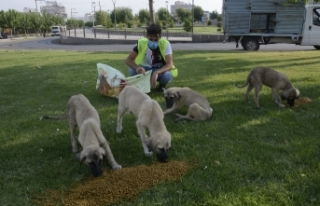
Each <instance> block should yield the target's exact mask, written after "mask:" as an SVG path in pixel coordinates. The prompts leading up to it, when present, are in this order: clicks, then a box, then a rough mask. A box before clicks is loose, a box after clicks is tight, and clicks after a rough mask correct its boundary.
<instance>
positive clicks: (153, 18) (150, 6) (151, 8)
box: [149, 0, 156, 24]
mask: <svg viewBox="0 0 320 206" xmlns="http://www.w3.org/2000/svg"><path fill="white" fill-rule="evenodd" d="M149 12H150V18H151V19H150V20H151V23H152V24H155V23H156V20H155V17H154V10H153V0H149Z"/></svg>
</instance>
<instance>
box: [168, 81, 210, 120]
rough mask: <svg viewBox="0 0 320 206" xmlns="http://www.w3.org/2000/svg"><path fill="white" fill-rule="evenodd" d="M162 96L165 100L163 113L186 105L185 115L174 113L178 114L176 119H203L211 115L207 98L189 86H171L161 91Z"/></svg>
mask: <svg viewBox="0 0 320 206" xmlns="http://www.w3.org/2000/svg"><path fill="white" fill-rule="evenodd" d="M163 97H164V98H165V100H166V107H167V110H166V111H165V112H164V114H165V115H166V114H169V113H170V112H173V111H175V110H177V109H180V108H182V107H183V106H185V107H188V113H187V114H186V115H181V114H177V113H176V115H177V116H178V118H177V119H176V121H178V120H181V119H187V120H192V121H204V120H207V119H209V118H210V117H211V115H212V108H211V107H210V105H209V102H208V100H207V99H206V98H205V97H204V96H202V95H201V94H199V93H197V92H195V91H193V90H191V89H190V88H189V87H171V88H169V89H166V90H164V91H163Z"/></svg>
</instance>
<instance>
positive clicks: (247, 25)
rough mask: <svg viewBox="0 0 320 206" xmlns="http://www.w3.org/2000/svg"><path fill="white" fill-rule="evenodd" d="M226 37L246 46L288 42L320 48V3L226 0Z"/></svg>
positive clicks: (284, 0) (224, 24)
mask: <svg viewBox="0 0 320 206" xmlns="http://www.w3.org/2000/svg"><path fill="white" fill-rule="evenodd" d="M223 26H224V32H225V37H226V38H225V41H227V40H228V41H230V40H231V41H232V40H234V41H235V42H236V47H238V44H241V46H242V47H243V49H244V50H258V49H259V47H260V45H262V44H263V45H267V44H276V43H288V44H296V45H301V46H314V47H315V48H316V49H320V4H314V5H305V3H304V1H299V2H296V3H288V1H287V0H241V1H239V0H224V1H223Z"/></svg>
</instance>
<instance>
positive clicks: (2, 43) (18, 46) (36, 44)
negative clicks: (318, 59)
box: [0, 37, 315, 51]
mask: <svg viewBox="0 0 320 206" xmlns="http://www.w3.org/2000/svg"><path fill="white" fill-rule="evenodd" d="M57 38H59V37H38V38H27V39H23V38H20V39H13V40H11V39H0V49H5V50H68V51H131V50H132V47H133V45H130V44H122V45H60V44H54V43H52V40H54V39H57ZM172 48H173V50H195V51H196V50H231V51H232V50H233V51H236V50H239V51H240V50H242V48H241V46H239V48H236V46H235V43H233V42H231V43H225V44H224V43H173V44H172ZM297 50H315V49H314V47H312V46H298V45H293V44H274V45H261V46H260V51H297Z"/></svg>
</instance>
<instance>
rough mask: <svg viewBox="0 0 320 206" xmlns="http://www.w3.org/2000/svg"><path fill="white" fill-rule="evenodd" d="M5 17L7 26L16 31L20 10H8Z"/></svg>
mask: <svg viewBox="0 0 320 206" xmlns="http://www.w3.org/2000/svg"><path fill="white" fill-rule="evenodd" d="M4 17H5V22H6V26H7V28H10V29H12V30H13V31H14V32H15V30H16V28H17V27H18V26H19V21H18V18H19V12H17V11H16V10H14V9H9V10H8V12H6V13H5V15H4Z"/></svg>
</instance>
